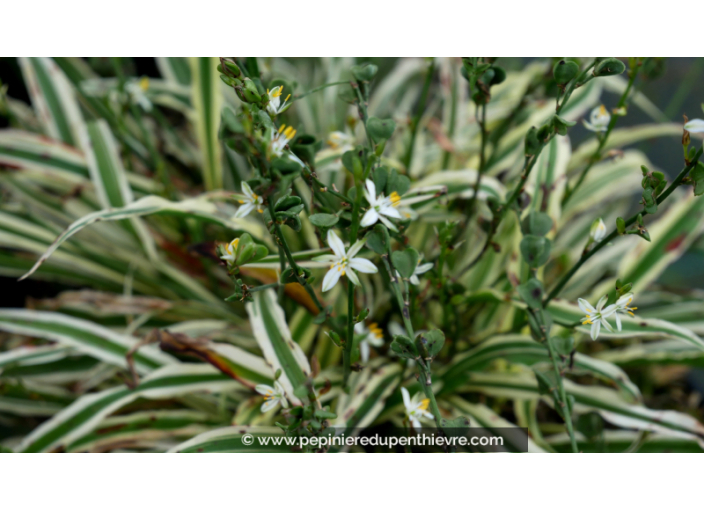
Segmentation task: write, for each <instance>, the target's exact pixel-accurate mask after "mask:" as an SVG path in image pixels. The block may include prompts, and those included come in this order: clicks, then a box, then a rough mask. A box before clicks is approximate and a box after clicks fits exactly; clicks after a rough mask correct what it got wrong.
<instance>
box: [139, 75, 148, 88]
mask: <svg viewBox="0 0 704 510" xmlns="http://www.w3.org/2000/svg"><path fill="white" fill-rule="evenodd" d="M139 88H140V89H142V90H143V91H144V92H146V91H147V90H149V78H148V77H147V76H142V78H141V79H140V80H139Z"/></svg>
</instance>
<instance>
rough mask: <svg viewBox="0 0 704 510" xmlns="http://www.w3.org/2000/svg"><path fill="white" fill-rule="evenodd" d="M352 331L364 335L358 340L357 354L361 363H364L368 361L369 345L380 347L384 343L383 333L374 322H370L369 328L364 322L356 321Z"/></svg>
mask: <svg viewBox="0 0 704 510" xmlns="http://www.w3.org/2000/svg"><path fill="white" fill-rule="evenodd" d="M354 333H355V334H356V335H364V338H363V339H362V340H361V341H360V342H359V354H360V356H361V358H362V363H366V362H367V361H369V346H370V345H371V346H373V347H381V346H382V345H384V333H383V332H382V330H381V328H380V327H379V325H378V324H377V323H376V322H372V323H371V324H370V325H369V328H367V327H366V326H365V325H364V323H362V322H358V323H357V324H355V325H354Z"/></svg>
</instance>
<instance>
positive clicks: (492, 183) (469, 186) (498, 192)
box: [412, 168, 506, 200]
mask: <svg viewBox="0 0 704 510" xmlns="http://www.w3.org/2000/svg"><path fill="white" fill-rule="evenodd" d="M477 175H478V173H477V171H476V170H475V169H471V168H468V169H465V170H446V171H444V172H435V173H432V174H430V175H426V176H425V177H423V178H422V179H420V180H419V181H418V182H416V183H414V184H413V187H412V190H416V189H423V188H431V187H436V186H445V187H447V193H448V195H449V196H460V197H462V198H471V197H472V196H473V195H474V185H475V183H476V182H477ZM505 194H506V188H505V187H504V186H503V184H501V183H500V182H499V181H498V180H496V179H495V178H493V177H489V176H486V175H485V176H483V177H482V181H481V183H480V185H479V199H482V200H485V199H486V198H487V197H493V198H497V199H499V200H501V199H503V197H504V195H505Z"/></svg>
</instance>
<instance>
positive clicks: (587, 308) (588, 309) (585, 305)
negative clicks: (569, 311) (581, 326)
mask: <svg viewBox="0 0 704 510" xmlns="http://www.w3.org/2000/svg"><path fill="white" fill-rule="evenodd" d="M577 303H578V304H579V309H580V310H582V311H583V312H584V313H586V314H587V315H589V314H590V313H593V312H594V307H593V306H592V305H590V304H589V301H587V300H586V299H582V298H579V299H578V300H577Z"/></svg>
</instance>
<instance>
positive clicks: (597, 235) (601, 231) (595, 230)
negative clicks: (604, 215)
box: [589, 218, 606, 243]
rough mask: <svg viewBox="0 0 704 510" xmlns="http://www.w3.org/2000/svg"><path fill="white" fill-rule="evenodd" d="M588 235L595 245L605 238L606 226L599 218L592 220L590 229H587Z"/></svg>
mask: <svg viewBox="0 0 704 510" xmlns="http://www.w3.org/2000/svg"><path fill="white" fill-rule="evenodd" d="M589 235H590V236H591V238H592V239H593V240H594V242H596V243H598V242H599V241H601V240H602V239H604V237H606V225H604V221H603V220H602V219H601V218H597V219H596V220H594V222H593V223H592V226H591V228H590V229H589Z"/></svg>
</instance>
